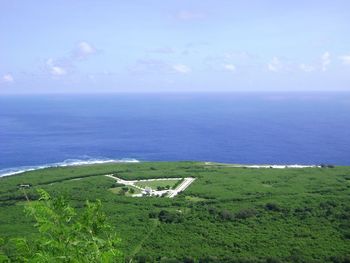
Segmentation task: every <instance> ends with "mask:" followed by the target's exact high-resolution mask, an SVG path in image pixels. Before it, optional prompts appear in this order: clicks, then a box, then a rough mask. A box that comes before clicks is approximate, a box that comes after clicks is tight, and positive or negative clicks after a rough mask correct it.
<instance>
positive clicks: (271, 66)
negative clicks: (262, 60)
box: [267, 57, 283, 72]
mask: <svg viewBox="0 0 350 263" xmlns="http://www.w3.org/2000/svg"><path fill="white" fill-rule="evenodd" d="M282 68H283V65H282V62H281V60H280V59H279V58H278V57H273V58H272V60H271V61H270V62H269V63H267V69H268V70H269V71H272V72H278V71H281V70H282Z"/></svg>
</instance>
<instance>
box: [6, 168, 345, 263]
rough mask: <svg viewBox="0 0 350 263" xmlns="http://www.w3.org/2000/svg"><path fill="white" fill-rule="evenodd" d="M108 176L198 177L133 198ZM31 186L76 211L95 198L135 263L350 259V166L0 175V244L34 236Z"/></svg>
mask: <svg viewBox="0 0 350 263" xmlns="http://www.w3.org/2000/svg"><path fill="white" fill-rule="evenodd" d="M108 174H112V175H114V176H117V177H118V178H122V179H124V180H145V179H156V178H188V177H191V178H195V180H194V181H193V182H192V183H191V185H189V186H188V188H186V189H185V190H184V191H182V192H180V193H179V194H178V195H176V196H175V197H174V198H166V197H153V196H151V197H150V196H143V197H132V195H130V194H128V193H129V191H133V190H130V189H129V188H128V187H126V186H123V185H120V184H118V183H117V182H116V180H113V178H111V177H107V176H106V175H108ZM169 182H171V181H169ZM171 183H172V184H171V186H173V184H175V183H176V182H171ZM166 185H167V184H164V186H166ZM145 186H147V185H145ZM37 189H44V190H46V191H47V192H49V193H50V194H51V195H52V196H65V197H66V198H67V199H68V200H69V202H70V203H71V204H72V205H73V206H74V207H76V208H78V209H79V208H82V207H83V206H84V202H85V201H86V200H91V201H93V200H96V199H99V200H101V201H102V204H103V209H104V212H105V213H106V215H107V217H108V221H109V222H110V223H111V225H113V226H114V227H115V231H116V232H117V233H118V235H119V237H120V238H121V239H122V242H121V245H120V246H121V247H120V248H121V250H122V251H123V252H124V255H125V257H126V258H127V259H131V258H132V259H133V262H156V261H162V260H163V261H164V260H165V259H168V260H170V259H171V260H173V261H171V262H197V261H200V262H235V261H244V262H345V261H342V260H346V259H348V258H349V254H350V167H346V166H336V167H333V166H330V167H326V166H325V167H301V168H285V169H273V168H254V169H253V168H249V167H236V166H232V165H224V164H219V163H205V162H141V163H108V164H95V165H82V166H69V167H53V168H46V169H40V170H36V171H29V172H24V173H22V174H18V175H13V176H6V177H1V178H0V215H1V216H0V236H1V237H2V238H4V239H5V241H6V240H8V239H10V238H15V237H23V236H25V237H26V238H29V239H30V238H35V236H36V235H38V233H37V232H36V230H35V228H34V226H33V224H34V222H33V220H32V219H31V218H29V217H26V216H25V213H24V205H25V204H26V203H27V202H32V201H35V200H37V198H38V194H37V192H36V190H37ZM111 189H112V190H111ZM28 200H29V201H28ZM4 246H6V242H5V245H4ZM176 260H177V261H176Z"/></svg>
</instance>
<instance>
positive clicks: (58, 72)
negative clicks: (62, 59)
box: [46, 58, 68, 77]
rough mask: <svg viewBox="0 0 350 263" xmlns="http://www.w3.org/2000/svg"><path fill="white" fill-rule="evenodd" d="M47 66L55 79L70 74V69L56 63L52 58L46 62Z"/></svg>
mask: <svg viewBox="0 0 350 263" xmlns="http://www.w3.org/2000/svg"><path fill="white" fill-rule="evenodd" d="M46 66H47V69H48V71H49V73H50V74H51V75H52V76H54V77H59V76H64V75H66V74H67V73H68V69H67V68H66V67H64V66H63V65H61V63H59V62H56V61H54V60H53V59H52V58H49V59H48V60H47V61H46Z"/></svg>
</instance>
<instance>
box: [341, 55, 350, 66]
mask: <svg viewBox="0 0 350 263" xmlns="http://www.w3.org/2000/svg"><path fill="white" fill-rule="evenodd" d="M339 59H340V60H341V61H342V62H343V64H345V65H350V55H344V56H341V57H339Z"/></svg>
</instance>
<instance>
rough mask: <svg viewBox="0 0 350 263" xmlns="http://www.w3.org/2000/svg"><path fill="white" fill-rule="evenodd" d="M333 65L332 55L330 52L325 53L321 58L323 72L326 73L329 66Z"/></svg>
mask: <svg viewBox="0 0 350 263" xmlns="http://www.w3.org/2000/svg"><path fill="white" fill-rule="evenodd" d="M330 63H331V54H329V52H328V51H327V52H324V53H323V54H322V56H321V70H322V71H326V70H327V69H328V66H329V64H330Z"/></svg>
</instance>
